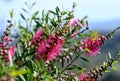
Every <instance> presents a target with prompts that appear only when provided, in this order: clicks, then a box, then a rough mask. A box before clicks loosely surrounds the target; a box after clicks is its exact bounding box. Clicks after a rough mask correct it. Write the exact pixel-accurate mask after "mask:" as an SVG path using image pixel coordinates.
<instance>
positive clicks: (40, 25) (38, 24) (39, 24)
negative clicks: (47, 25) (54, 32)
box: [35, 20, 43, 28]
mask: <svg viewBox="0 0 120 81" xmlns="http://www.w3.org/2000/svg"><path fill="white" fill-rule="evenodd" d="M35 23H36V27H37V28H39V27H43V26H42V24H41V23H39V22H38V21H37V20H35Z"/></svg>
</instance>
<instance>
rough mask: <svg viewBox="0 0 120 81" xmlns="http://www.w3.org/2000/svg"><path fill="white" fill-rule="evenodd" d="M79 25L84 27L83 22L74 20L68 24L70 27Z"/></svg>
mask: <svg viewBox="0 0 120 81" xmlns="http://www.w3.org/2000/svg"><path fill="white" fill-rule="evenodd" d="M80 23H81V25H82V26H83V27H84V26H85V22H84V20H80V19H74V20H72V21H71V22H70V24H71V26H72V27H76V26H78V24H80Z"/></svg>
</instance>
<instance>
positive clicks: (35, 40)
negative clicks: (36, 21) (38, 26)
mask: <svg viewBox="0 0 120 81" xmlns="http://www.w3.org/2000/svg"><path fill="white" fill-rule="evenodd" d="M44 35H45V34H44V32H43V30H38V31H37V32H36V33H35V36H34V38H33V40H32V44H38V43H40V42H41V41H42V40H43V36H44Z"/></svg>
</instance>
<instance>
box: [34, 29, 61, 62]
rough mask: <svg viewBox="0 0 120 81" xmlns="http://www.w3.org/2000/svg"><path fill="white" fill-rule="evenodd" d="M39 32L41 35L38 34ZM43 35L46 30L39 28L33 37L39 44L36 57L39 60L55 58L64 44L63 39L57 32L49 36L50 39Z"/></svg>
mask: <svg viewBox="0 0 120 81" xmlns="http://www.w3.org/2000/svg"><path fill="white" fill-rule="evenodd" d="M41 32H42V34H41ZM38 34H40V35H39V36H38ZM36 35H37V36H36ZM43 36H44V32H43V31H42V30H39V31H37V33H36V34H35V37H34V38H33V43H34V44H36V43H37V44H38V45H37V46H38V47H37V51H36V58H37V59H38V60H40V59H45V60H54V59H55V58H56V57H57V56H58V55H59V53H60V49H61V48H62V46H63V39H62V38H60V37H57V36H56V35H55V34H52V35H51V36H49V37H48V39H45V38H43Z"/></svg>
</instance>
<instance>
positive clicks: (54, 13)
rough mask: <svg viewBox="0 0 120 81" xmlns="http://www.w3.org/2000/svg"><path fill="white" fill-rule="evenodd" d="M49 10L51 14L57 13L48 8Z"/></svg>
mask: <svg viewBox="0 0 120 81" xmlns="http://www.w3.org/2000/svg"><path fill="white" fill-rule="evenodd" d="M49 12H50V13H52V14H54V15H57V14H56V13H55V12H54V11H51V10H49Z"/></svg>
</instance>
